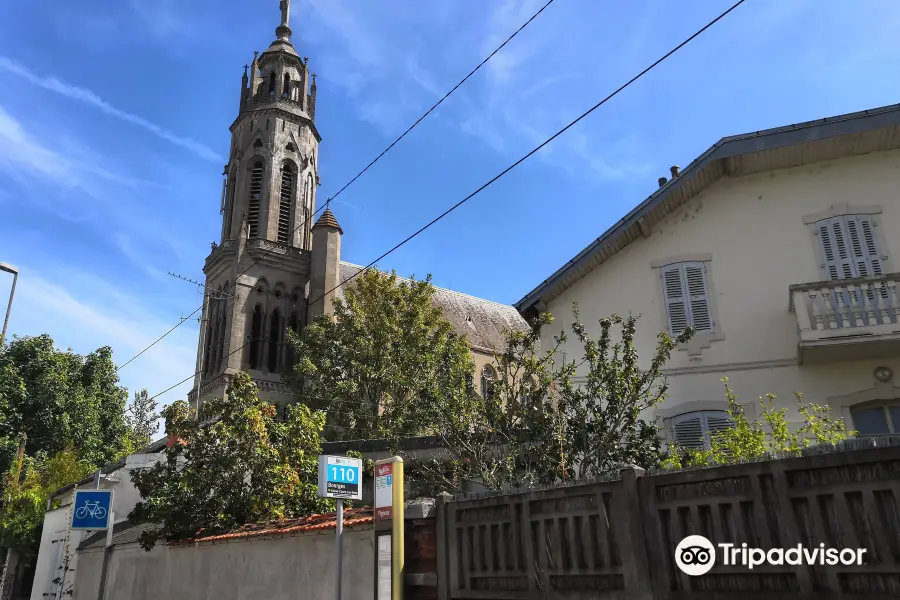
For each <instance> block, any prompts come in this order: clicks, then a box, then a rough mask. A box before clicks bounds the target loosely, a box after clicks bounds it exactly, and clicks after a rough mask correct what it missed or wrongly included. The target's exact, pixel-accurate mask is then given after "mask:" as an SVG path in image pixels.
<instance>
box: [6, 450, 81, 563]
mask: <svg viewBox="0 0 900 600" xmlns="http://www.w3.org/2000/svg"><path fill="white" fill-rule="evenodd" d="M93 470H94V466H93V465H91V464H89V463H86V462H84V461H83V460H80V459H79V458H78V455H77V454H76V453H75V452H74V451H73V450H72V449H70V448H67V449H65V450H62V451H60V452H58V453H56V454H55V455H53V456H50V457H47V456H46V455H45V454H44V453H43V452H40V453H38V456H37V457H36V458H32V457H29V456H27V455H24V454H23V455H22V457H21V459H20V460H16V461H14V463H13V464H12V465H10V467H9V469H8V471H7V472H6V475H5V477H4V486H3V502H2V504H0V543H2V545H3V546H5V547H7V548H14V549H16V550H17V551H19V552H22V553H25V554H28V553H30V552H33V551H34V550H35V549H36V548H37V544H38V542H39V533H40V530H41V526H42V525H43V522H44V511H45V510H46V509H47V501H48V500H49V499H50V496H51V494H53V493H54V492H55V491H56V490H58V489H59V488H61V487H63V486H65V485H68V484H70V483H72V482H75V481H79V480H81V479H83V478H85V477H86V476H87V475H89V474H90V473H91V471H93ZM53 508H56V507H55V506H54V507H53Z"/></svg>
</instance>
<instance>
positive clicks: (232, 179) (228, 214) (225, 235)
mask: <svg viewBox="0 0 900 600" xmlns="http://www.w3.org/2000/svg"><path fill="white" fill-rule="evenodd" d="M227 181H228V196H227V197H226V198H225V229H224V230H223V231H222V240H223V241H224V240H229V239H231V222H232V219H233V218H234V193H235V188H236V187H237V167H235V168H233V169H231V173H230V174H229V175H228V180H227Z"/></svg>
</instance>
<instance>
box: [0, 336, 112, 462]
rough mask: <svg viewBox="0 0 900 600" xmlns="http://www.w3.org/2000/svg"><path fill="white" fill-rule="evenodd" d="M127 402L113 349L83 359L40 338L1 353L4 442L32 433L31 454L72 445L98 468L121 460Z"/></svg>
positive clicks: (20, 341) (16, 342)
mask: <svg viewBox="0 0 900 600" xmlns="http://www.w3.org/2000/svg"><path fill="white" fill-rule="evenodd" d="M127 400H128V392H127V390H126V389H125V388H124V387H121V386H120V385H119V379H118V375H117V373H116V367H115V364H114V363H113V361H112V351H111V350H110V349H109V348H108V347H104V348H100V349H98V350H96V351H94V352H92V353H90V354H88V355H87V356H80V355H78V354H75V353H73V352H72V351H71V350H67V351H65V352H62V351H60V350H57V349H56V348H55V347H54V345H53V340H52V339H51V338H50V336H49V335H40V336H37V337H24V338H16V339H14V340H13V341H12V342H11V343H9V344H7V345H6V347H4V348H2V349H0V439H3V438H5V439H6V440H18V439H19V436H20V435H21V434H23V433H25V434H27V436H28V445H27V447H26V453H27V455H28V456H32V457H34V456H36V455H37V453H38V452H39V451H43V452H46V453H47V454H48V455H50V456H52V455H55V454H57V453H59V452H61V451H63V450H65V449H66V448H68V447H72V448H76V449H77V452H78V456H79V458H80V459H82V460H84V461H86V462H89V463H92V464H94V465H102V464H104V463H107V462H110V461H112V460H114V459H116V458H117V457H118V456H120V455H121V454H122V452H123V451H124V450H125V449H126V441H127V436H126V425H125V418H124V412H125V404H126V402H127ZM8 445H9V444H8V443H0V454H4V453H5V452H4V449H5V448H6V447H7V446H8ZM4 466H5V465H4Z"/></svg>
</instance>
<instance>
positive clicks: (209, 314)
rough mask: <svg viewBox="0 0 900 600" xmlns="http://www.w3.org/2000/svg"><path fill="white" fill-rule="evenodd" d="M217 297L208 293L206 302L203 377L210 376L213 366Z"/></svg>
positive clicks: (212, 293)
mask: <svg viewBox="0 0 900 600" xmlns="http://www.w3.org/2000/svg"><path fill="white" fill-rule="evenodd" d="M214 298H215V296H214V292H207V301H206V340H205V342H206V343H205V344H204V345H203V366H202V367H203V375H204V376H206V375H209V369H210V365H211V364H212V349H213V339H214V338H213V325H214V324H215V320H214V319H213V311H214V310H215V299H214Z"/></svg>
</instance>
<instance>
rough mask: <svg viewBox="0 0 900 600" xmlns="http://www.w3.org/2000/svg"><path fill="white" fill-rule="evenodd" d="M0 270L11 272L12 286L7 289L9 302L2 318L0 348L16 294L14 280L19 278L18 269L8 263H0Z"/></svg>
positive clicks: (4, 339) (4, 340)
mask: <svg viewBox="0 0 900 600" xmlns="http://www.w3.org/2000/svg"><path fill="white" fill-rule="evenodd" d="M0 271H6V272H7V273H12V276H13V282H12V288H11V289H10V290H9V304H7V305H6V316H5V317H4V318H3V331H0V348H3V344H4V343H5V342H6V326H7V325H8V324H9V313H10V311H12V303H13V296H15V294H16V281H18V279H19V270H18V269H16V268H15V267H14V266H12V265H11V264H8V263H0Z"/></svg>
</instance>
